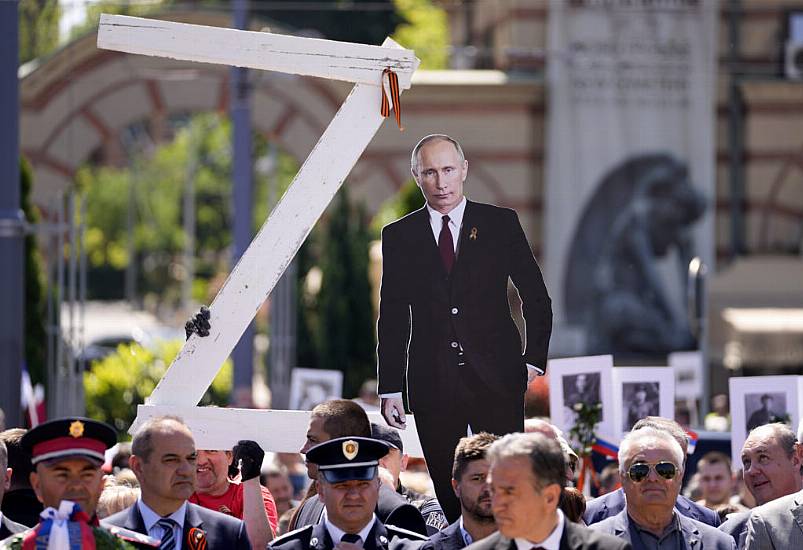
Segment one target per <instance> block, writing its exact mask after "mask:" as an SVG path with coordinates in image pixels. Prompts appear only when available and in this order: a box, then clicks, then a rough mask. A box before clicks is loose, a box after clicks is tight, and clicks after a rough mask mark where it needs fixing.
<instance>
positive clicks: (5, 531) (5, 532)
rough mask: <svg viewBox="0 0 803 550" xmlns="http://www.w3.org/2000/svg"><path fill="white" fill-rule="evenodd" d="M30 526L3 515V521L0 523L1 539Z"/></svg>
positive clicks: (25, 529)
mask: <svg viewBox="0 0 803 550" xmlns="http://www.w3.org/2000/svg"><path fill="white" fill-rule="evenodd" d="M27 530H28V528H27V527H25V526H24V525H23V524H21V523H17V522H14V521H11V520H10V519H8V518H7V517H6V516H5V515H3V522H2V523H0V540H3V539H6V538H8V537H10V536H11V535H14V534H16V533H22V532H23V531H27Z"/></svg>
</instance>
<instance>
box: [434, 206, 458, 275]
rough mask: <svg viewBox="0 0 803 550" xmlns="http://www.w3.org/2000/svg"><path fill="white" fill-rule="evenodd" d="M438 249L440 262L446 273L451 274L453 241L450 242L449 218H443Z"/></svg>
mask: <svg viewBox="0 0 803 550" xmlns="http://www.w3.org/2000/svg"><path fill="white" fill-rule="evenodd" d="M438 249H439V250H440V251H441V261H443V267H444V269H446V273H451V272H452V266H453V265H454V241H453V240H452V232H451V231H450V230H449V216H444V217H443V225H442V226H441V234H440V236H439V237H438Z"/></svg>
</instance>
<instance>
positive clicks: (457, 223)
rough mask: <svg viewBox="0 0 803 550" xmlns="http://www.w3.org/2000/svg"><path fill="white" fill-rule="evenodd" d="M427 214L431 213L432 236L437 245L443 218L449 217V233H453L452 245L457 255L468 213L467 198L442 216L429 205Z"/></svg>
mask: <svg viewBox="0 0 803 550" xmlns="http://www.w3.org/2000/svg"><path fill="white" fill-rule="evenodd" d="M427 212H428V213H429V225H430V227H432V236H433V237H435V244H438V239H439V238H440V236H441V228H442V227H443V217H444V216H449V231H451V233H452V244H453V245H454V252H455V255H457V245H458V244H460V243H459V241H460V227H461V226H462V225H463V214H465V213H466V197H463V200H461V201H460V204H458V205H457V206H455V207H454V208H452V209H451V210H449V212H447V213H446V214H441V213H440V212H438V211H437V210H435V209H434V208H432V207H431V206H430V205H429V204H427Z"/></svg>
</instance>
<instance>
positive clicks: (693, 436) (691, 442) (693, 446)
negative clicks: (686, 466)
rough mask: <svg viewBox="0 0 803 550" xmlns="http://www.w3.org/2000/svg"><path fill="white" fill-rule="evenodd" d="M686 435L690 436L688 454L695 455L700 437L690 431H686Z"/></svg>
mask: <svg viewBox="0 0 803 550" xmlns="http://www.w3.org/2000/svg"><path fill="white" fill-rule="evenodd" d="M686 435H688V436H689V448H688V450H687V451H686V454H689V455H690V454H694V450H695V449H696V448H697V439H699V437H700V436H698V435H697V432H694V431H692V430H688V429H687V430H686Z"/></svg>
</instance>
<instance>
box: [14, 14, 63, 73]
mask: <svg viewBox="0 0 803 550" xmlns="http://www.w3.org/2000/svg"><path fill="white" fill-rule="evenodd" d="M60 17H61V7H60V6H59V2H58V0H22V1H21V2H20V3H19V60H20V64H22V63H27V62H28V61H30V60H32V59H36V58H37V57H40V56H43V55H46V54H49V53H50V52H52V51H53V50H55V49H56V47H57V46H58V44H59V18H60Z"/></svg>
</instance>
